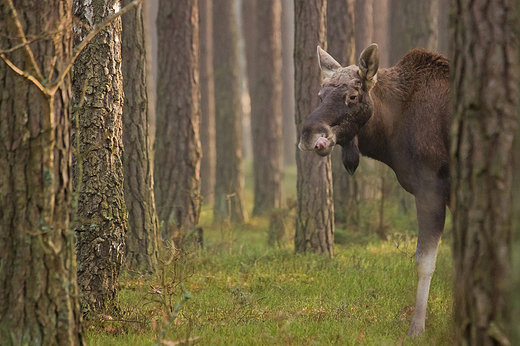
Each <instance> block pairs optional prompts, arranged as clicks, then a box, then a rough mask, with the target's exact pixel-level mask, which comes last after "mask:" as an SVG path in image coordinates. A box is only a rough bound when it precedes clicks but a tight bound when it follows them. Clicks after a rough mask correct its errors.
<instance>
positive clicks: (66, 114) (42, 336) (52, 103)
mask: <svg viewBox="0 0 520 346" xmlns="http://www.w3.org/2000/svg"><path fill="white" fill-rule="evenodd" d="M13 3H14V4H13V5H14V7H11V6H10V5H9V2H7V1H3V2H1V3H0V50H7V49H9V48H12V47H14V46H16V45H19V44H21V43H23V40H22V38H21V35H20V32H19V31H18V30H17V29H18V28H17V25H16V24H19V25H20V28H21V30H22V31H23V33H24V34H25V35H26V37H36V36H38V35H42V34H44V33H50V32H56V33H55V34H53V35H52V36H50V37H52V39H50V38H48V39H41V40H37V41H35V42H34V43H32V44H30V45H29V46H26V47H24V48H22V49H18V50H15V51H14V52H12V53H6V54H5V56H6V58H7V59H9V60H10V61H11V62H12V63H14V65H15V66H16V67H18V68H20V69H25V72H27V73H29V74H31V75H32V76H33V77H35V78H36V79H37V80H38V81H39V82H40V83H42V84H45V85H47V86H48V85H49V84H50V82H51V81H53V82H55V81H56V78H57V77H58V76H59V75H61V73H62V72H63V71H64V68H65V64H66V62H67V61H68V60H69V59H70V58H71V55H72V0H68V1H47V2H45V3H42V2H26V1H17V0H15V1H13ZM15 13H16V14H15ZM15 16H17V17H18V18H21V19H22V20H23V21H18V20H17V19H15ZM58 25H60V26H61V29H60V30H58ZM31 56H32V57H33V58H32V59H31ZM54 58H55V59H56V60H55V63H53V59H54ZM31 60H32V61H33V62H34V66H35V67H31V63H30V61H31ZM36 69H37V70H39V71H40V72H41V77H43V76H45V77H43V78H40V77H38V76H37V75H38V73H37V72H36ZM44 78H45V79H44ZM70 85H71V83H70V77H69V76H66V77H65V79H64V80H63V82H62V83H61V85H60V86H59V88H58V89H57V91H56V92H55V93H53V94H52V95H50V94H48V95H44V93H43V92H42V91H41V90H39V89H38V88H37V87H36V85H35V84H33V83H32V82H30V81H29V80H27V79H25V78H23V77H22V76H20V75H18V74H16V73H15V72H13V70H11V68H10V67H9V66H8V65H7V64H6V63H4V61H2V60H0V89H1V90H2V97H1V98H0V343H1V344H2V345H6V346H9V345H29V344H30V345H84V344H85V341H84V339H83V335H82V334H83V331H82V327H81V310H80V306H79V299H78V296H79V294H78V286H77V283H76V255H75V251H74V234H73V233H71V232H70V226H71V225H70V223H71V220H70V214H71V211H72V179H71V175H72V174H71V164H72V159H71V147H70V135H71V125H70V113H71V100H70Z"/></svg>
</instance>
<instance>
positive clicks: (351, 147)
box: [341, 136, 359, 175]
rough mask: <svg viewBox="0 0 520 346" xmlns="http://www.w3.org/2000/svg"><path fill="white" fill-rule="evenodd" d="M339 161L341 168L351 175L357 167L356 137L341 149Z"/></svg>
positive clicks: (357, 150) (357, 149)
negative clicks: (341, 163)
mask: <svg viewBox="0 0 520 346" xmlns="http://www.w3.org/2000/svg"><path fill="white" fill-rule="evenodd" d="M341 159H342V161H343V166H345V168H346V169H347V172H348V173H349V174H350V175H352V174H354V172H355V171H356V168H357V167H358V165H359V148H358V144H357V136H356V137H354V138H353V139H352V140H351V141H350V142H348V144H346V145H344V146H342V147H341Z"/></svg>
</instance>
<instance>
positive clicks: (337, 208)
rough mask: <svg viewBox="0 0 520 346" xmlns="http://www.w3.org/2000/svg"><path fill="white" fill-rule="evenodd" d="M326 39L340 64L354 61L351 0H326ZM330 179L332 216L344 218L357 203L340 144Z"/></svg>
mask: <svg viewBox="0 0 520 346" xmlns="http://www.w3.org/2000/svg"><path fill="white" fill-rule="evenodd" d="M327 43H328V49H327V51H328V53H329V54H331V55H332V56H333V57H334V59H336V61H337V62H339V63H340V64H341V66H349V65H352V64H354V63H355V61H356V59H355V55H354V54H355V36H354V0H327ZM331 160H332V181H333V182H334V184H333V186H334V218H335V220H336V222H338V221H339V222H345V221H346V220H347V215H348V214H350V213H353V212H355V210H354V208H357V207H358V206H357V203H349V202H352V199H353V198H354V196H352V191H351V190H352V184H353V183H355V182H354V179H355V176H352V177H349V175H348V173H347V170H346V169H345V167H344V166H343V161H342V158H341V148H340V147H338V148H335V149H334V150H333V151H332V154H331Z"/></svg>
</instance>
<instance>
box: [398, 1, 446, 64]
mask: <svg viewBox="0 0 520 346" xmlns="http://www.w3.org/2000/svg"><path fill="white" fill-rule="evenodd" d="M389 1H390V3H389V7H390V31H389V32H390V44H389V47H390V65H391V66H393V65H395V64H396V63H397V62H399V60H401V58H402V57H403V56H404V55H405V54H406V53H407V52H408V51H409V50H411V49H412V48H416V47H418V48H425V49H429V50H431V51H436V50H437V43H438V40H437V35H438V27H437V22H438V15H439V7H438V0H417V1H415V2H414V3H413V5H411V4H410V2H409V1H407V0H389Z"/></svg>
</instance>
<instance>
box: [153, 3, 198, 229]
mask: <svg viewBox="0 0 520 346" xmlns="http://www.w3.org/2000/svg"><path fill="white" fill-rule="evenodd" d="M157 34H158V39H159V47H160V49H159V56H158V68H159V76H158V81H157V122H156V123H157V131H156V139H155V177H156V179H155V196H156V198H157V209H158V214H159V218H160V220H162V221H164V222H165V230H164V231H163V233H164V234H165V236H166V237H168V238H177V237H178V235H177V232H179V233H180V234H179V235H180V236H181V237H182V236H183V235H184V234H185V233H186V232H189V231H191V230H193V229H194V228H195V226H196V224H197V220H198V215H199V205H200V157H201V153H200V151H201V149H200V138H199V124H200V89H199V12H198V6H197V1H196V0H182V1H169V0H160V1H159V13H158V17H157Z"/></svg>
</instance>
